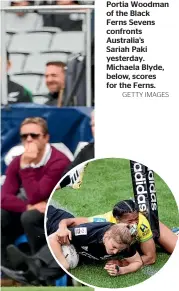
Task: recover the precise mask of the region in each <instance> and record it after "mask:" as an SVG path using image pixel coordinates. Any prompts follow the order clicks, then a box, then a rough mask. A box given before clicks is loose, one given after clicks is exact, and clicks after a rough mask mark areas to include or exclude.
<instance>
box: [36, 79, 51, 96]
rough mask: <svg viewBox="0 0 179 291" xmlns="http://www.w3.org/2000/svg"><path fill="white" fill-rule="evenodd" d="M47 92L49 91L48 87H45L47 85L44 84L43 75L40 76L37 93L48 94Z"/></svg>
mask: <svg viewBox="0 0 179 291" xmlns="http://www.w3.org/2000/svg"><path fill="white" fill-rule="evenodd" d="M48 93H49V91H48V88H47V86H46V84H45V77H42V78H41V82H40V86H39V89H38V91H37V94H38V95H39V94H40V95H46V94H48Z"/></svg>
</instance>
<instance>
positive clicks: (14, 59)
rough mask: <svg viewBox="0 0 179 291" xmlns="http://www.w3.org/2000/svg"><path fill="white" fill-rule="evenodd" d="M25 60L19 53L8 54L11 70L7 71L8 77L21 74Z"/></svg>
mask: <svg viewBox="0 0 179 291" xmlns="http://www.w3.org/2000/svg"><path fill="white" fill-rule="evenodd" d="M25 59H26V55H25V54H21V53H12V54H10V61H11V68H10V69H9V71H8V73H9V74H10V75H11V74H16V73H21V72H22V71H23V67H24V62H25Z"/></svg>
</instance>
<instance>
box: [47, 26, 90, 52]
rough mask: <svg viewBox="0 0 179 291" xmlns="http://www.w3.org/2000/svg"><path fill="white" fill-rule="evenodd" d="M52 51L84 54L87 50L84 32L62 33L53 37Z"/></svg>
mask: <svg viewBox="0 0 179 291" xmlns="http://www.w3.org/2000/svg"><path fill="white" fill-rule="evenodd" d="M50 50H51V51H62V52H74V53H75V52H83V51H84V50H85V38H84V33H83V32H81V31H80V32H79V31H77V32H69V31H67V32H60V33H56V34H55V35H54V36H53V39H52V44H51V48H50Z"/></svg>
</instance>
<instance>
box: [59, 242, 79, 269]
mask: <svg viewBox="0 0 179 291" xmlns="http://www.w3.org/2000/svg"><path fill="white" fill-rule="evenodd" d="M62 252H63V254H64V257H65V259H66V260H67V262H68V263H69V266H70V269H74V268H76V266H77V265H78V262H79V254H78V253H77V251H76V249H75V247H74V245H72V244H71V245H63V246H62Z"/></svg>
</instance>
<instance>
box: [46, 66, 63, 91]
mask: <svg viewBox="0 0 179 291" xmlns="http://www.w3.org/2000/svg"><path fill="white" fill-rule="evenodd" d="M45 82H46V86H47V88H48V89H49V91H50V93H55V92H59V91H60V90H61V89H62V88H64V85H65V72H64V69H63V68H62V67H59V66H56V65H49V66H47V67H46V72H45Z"/></svg>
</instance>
